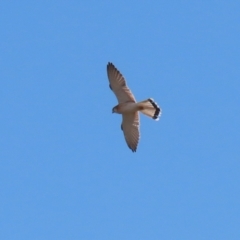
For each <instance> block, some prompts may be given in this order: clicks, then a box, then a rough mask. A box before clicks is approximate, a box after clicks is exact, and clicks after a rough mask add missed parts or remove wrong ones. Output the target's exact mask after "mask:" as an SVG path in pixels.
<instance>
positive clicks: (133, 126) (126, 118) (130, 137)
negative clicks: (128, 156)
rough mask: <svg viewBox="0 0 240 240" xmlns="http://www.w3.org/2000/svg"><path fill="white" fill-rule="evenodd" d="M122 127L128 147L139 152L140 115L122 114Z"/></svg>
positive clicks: (136, 113)
mask: <svg viewBox="0 0 240 240" xmlns="http://www.w3.org/2000/svg"><path fill="white" fill-rule="evenodd" d="M122 117H123V119H122V125H121V129H122V130H123V133H124V137H125V140H126V142H127V145H128V147H129V148H130V149H131V150H132V151H133V152H136V151H137V145H138V142H139V138H140V132H139V125H140V120H139V114H138V112H135V113H124V114H122Z"/></svg>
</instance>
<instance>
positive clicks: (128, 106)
mask: <svg viewBox="0 0 240 240" xmlns="http://www.w3.org/2000/svg"><path fill="white" fill-rule="evenodd" d="M107 74H108V79H109V83H110V84H109V87H110V89H111V90H112V91H113V92H114V93H115V95H116V97H117V99H118V103H119V104H118V105H117V106H115V107H114V108H113V109H112V112H113V113H118V114H122V124H121V129H122V131H123V133H124V137H125V140H126V142H127V145H128V147H129V148H130V149H131V150H132V151H133V152H136V150H137V145H138V142H139V138H140V132H139V126H140V120H139V111H140V112H142V113H143V114H145V115H146V116H148V117H151V118H153V119H154V120H158V119H159V116H160V114H161V109H160V107H159V106H158V105H157V104H156V103H155V102H154V100H153V99H152V98H149V99H147V100H144V101H141V102H136V100H135V97H134V96H133V94H132V92H131V91H130V89H129V88H128V87H127V85H126V81H125V79H124V77H123V76H122V74H121V73H120V72H119V71H118V70H117V68H116V67H115V66H114V65H113V64H112V63H108V65H107Z"/></svg>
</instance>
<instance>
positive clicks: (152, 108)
mask: <svg viewBox="0 0 240 240" xmlns="http://www.w3.org/2000/svg"><path fill="white" fill-rule="evenodd" d="M138 106H139V111H140V112H141V113H143V114H145V115H146V116H148V117H150V118H153V119H154V120H156V121H157V120H159V117H160V115H161V113H162V110H161V108H160V107H159V106H158V105H157V103H156V102H154V100H153V99H152V98H149V99H147V100H144V101H142V102H139V103H138Z"/></svg>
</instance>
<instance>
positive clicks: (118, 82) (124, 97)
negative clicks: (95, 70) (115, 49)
mask: <svg viewBox="0 0 240 240" xmlns="http://www.w3.org/2000/svg"><path fill="white" fill-rule="evenodd" d="M107 74H108V80H109V84H110V85H109V87H110V88H111V89H112V91H113V92H114V93H115V95H116V97H117V99H118V102H119V103H123V102H136V100H135V98H134V96H133V94H132V92H131V91H130V89H129V88H128V87H127V84H126V81H125V79H124V77H123V76H122V74H121V73H120V72H119V71H118V70H117V68H116V67H115V66H114V65H113V64H112V63H108V65H107Z"/></svg>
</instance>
